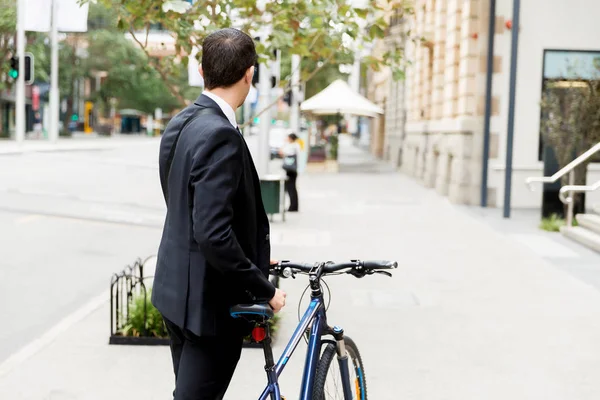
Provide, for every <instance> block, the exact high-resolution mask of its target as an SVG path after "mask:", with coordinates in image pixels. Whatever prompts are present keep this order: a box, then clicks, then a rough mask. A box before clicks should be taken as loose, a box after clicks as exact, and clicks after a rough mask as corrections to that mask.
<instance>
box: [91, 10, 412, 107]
mask: <svg viewBox="0 0 600 400" xmlns="http://www.w3.org/2000/svg"><path fill="white" fill-rule="evenodd" d="M81 1H82V2H85V1H89V0H81ZM98 2H99V3H101V4H103V5H104V6H106V7H107V8H111V9H113V10H115V12H116V13H117V15H118V18H117V26H118V28H119V29H121V30H122V31H125V32H129V33H130V34H131V35H132V37H133V39H134V40H135V42H136V43H137V44H138V46H139V47H140V49H142V50H143V51H144V52H145V53H146V55H147V56H148V57H149V50H148V41H147V38H148V32H149V31H150V29H151V27H152V26H154V25H155V24H160V25H161V26H162V27H163V28H164V29H165V30H166V31H168V32H170V33H171V35H172V36H173V38H174V39H175V55H174V56H171V57H163V58H161V59H151V58H150V57H149V59H151V61H152V62H151V65H152V67H153V68H154V69H155V70H156V71H157V72H158V74H159V75H160V76H161V77H162V78H163V79H164V80H165V82H168V87H169V90H170V91H171V93H172V94H173V96H175V97H176V98H177V99H178V100H179V101H180V103H181V104H183V103H184V102H185V98H184V96H183V95H182V94H181V89H180V88H179V87H178V86H177V85H175V84H173V83H171V82H169V77H170V76H173V72H174V70H176V69H177V68H178V62H176V61H179V60H180V61H181V62H182V63H183V64H184V65H186V64H187V60H188V58H187V57H188V56H189V55H190V54H192V49H193V48H194V47H199V46H200V44H201V43H202V40H203V38H204V37H205V36H206V35H207V34H208V33H210V32H211V31H214V30H216V29H219V28H225V27H230V26H236V27H238V28H240V29H242V30H243V31H245V32H248V33H250V34H251V35H253V36H255V35H257V34H258V32H259V29H260V28H261V27H264V26H270V27H271V28H272V29H271V33H270V35H269V37H268V41H267V44H266V45H265V44H264V43H261V44H259V45H258V52H259V53H260V55H261V61H265V60H266V59H268V58H269V57H270V56H271V54H272V53H273V51H272V50H273V49H279V50H281V51H283V52H285V53H289V54H298V55H300V56H302V58H303V65H302V71H301V79H302V80H304V81H307V80H310V78H312V77H313V76H315V75H316V74H317V73H318V72H319V71H320V70H321V69H322V68H323V67H325V66H327V65H329V64H335V63H336V62H337V61H338V60H340V59H347V58H349V57H350V58H353V55H354V50H355V44H356V41H355V39H357V37H358V36H360V38H361V40H362V41H364V42H371V41H373V40H376V39H382V38H383V37H384V36H385V31H386V29H387V28H388V23H387V21H386V18H385V15H384V14H385V12H386V11H390V10H392V9H400V10H401V14H409V13H412V12H413V9H412V5H411V3H412V2H410V1H409V0H380V1H371V2H369V3H368V4H369V5H368V6H367V8H355V7H352V5H351V1H349V0H320V1H312V0H297V1H294V2H291V1H265V2H264V3H266V4H265V6H264V9H259V7H258V6H257V3H258V1H255V0H222V1H217V0H210V1H196V2H194V4H190V3H189V2H187V1H184V0H166V1H165V0H98ZM365 21H366V24H365ZM199 50H200V52H199V53H198V58H200V57H201V49H199ZM402 52H403V49H394V50H393V51H389V52H386V53H385V54H384V55H383V56H382V57H380V58H375V57H367V58H366V59H365V62H366V63H367V64H369V65H370V66H371V67H373V68H380V67H381V66H382V65H387V66H389V67H391V68H392V70H393V71H394V72H396V71H397V70H400V69H401V68H402V65H401V64H402ZM314 63H318V66H317V67H316V68H314V69H309V68H310V67H312V66H314ZM395 76H398V74H395ZM281 85H282V86H283V87H285V88H289V77H286V78H285V79H283V80H282V81H281ZM263 111H264V110H263Z"/></svg>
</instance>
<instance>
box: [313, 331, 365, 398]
mask: <svg viewBox="0 0 600 400" xmlns="http://www.w3.org/2000/svg"><path fill="white" fill-rule="evenodd" d="M344 343H345V345H346V352H347V353H348V361H349V362H348V368H349V369H350V371H352V369H354V371H355V373H356V378H355V382H354V385H356V386H355V387H356V392H355V393H353V396H354V398H353V400H367V381H366V378H365V369H364V365H363V361H362V358H361V356H360V352H359V351H358V347H357V346H356V343H354V341H353V340H352V339H350V338H349V337H348V336H344ZM334 361H335V363H336V364H335V365H337V352H336V346H335V345H334V344H333V343H329V344H328V345H327V346H325V350H324V351H323V354H322V355H321V359H320V360H319V364H318V365H317V372H316V374H315V383H314V386H313V400H336V399H337V398H340V399H342V400H343V399H344V393H343V390H342V392H341V393H339V394H340V395H341V397H331V395H330V394H329V393H328V392H327V390H326V388H325V384H326V383H327V376H328V374H329V371H330V369H331V368H330V367H331V364H332V362H334ZM332 372H333V371H332ZM337 372H338V373H339V371H337ZM351 384H352V383H351ZM340 389H341V388H340Z"/></svg>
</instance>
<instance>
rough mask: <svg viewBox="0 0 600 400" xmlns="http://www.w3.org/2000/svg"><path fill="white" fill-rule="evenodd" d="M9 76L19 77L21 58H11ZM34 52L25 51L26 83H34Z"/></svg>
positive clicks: (12, 77)
mask: <svg viewBox="0 0 600 400" xmlns="http://www.w3.org/2000/svg"><path fill="white" fill-rule="evenodd" d="M8 76H9V78H11V79H13V80H17V79H18V78H19V58H18V57H11V58H10V68H9V70H8ZM33 79H34V75H33V54H31V53H25V84H26V85H31V84H32V83H33Z"/></svg>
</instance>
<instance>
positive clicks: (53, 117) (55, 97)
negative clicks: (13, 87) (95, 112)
mask: <svg viewBox="0 0 600 400" xmlns="http://www.w3.org/2000/svg"><path fill="white" fill-rule="evenodd" d="M57 11H58V0H52V12H51V14H52V16H51V27H50V42H51V43H50V46H51V48H52V50H51V57H50V59H51V67H50V68H51V71H50V130H49V132H48V139H49V140H50V141H51V142H55V141H56V140H58V119H59V104H58V103H59V94H58V12H57ZM65 128H67V127H65Z"/></svg>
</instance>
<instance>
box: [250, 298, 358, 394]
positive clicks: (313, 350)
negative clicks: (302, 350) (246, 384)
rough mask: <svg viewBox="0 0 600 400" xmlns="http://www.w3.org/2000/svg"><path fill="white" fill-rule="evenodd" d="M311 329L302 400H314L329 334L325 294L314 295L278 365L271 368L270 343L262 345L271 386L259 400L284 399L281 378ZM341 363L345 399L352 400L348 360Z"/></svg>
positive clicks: (341, 360) (301, 391)
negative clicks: (320, 362)
mask: <svg viewBox="0 0 600 400" xmlns="http://www.w3.org/2000/svg"><path fill="white" fill-rule="evenodd" d="M309 326H310V327H311V329H310V336H309V340H308V350H307V352H306V362H305V364H304V374H303V376H302V387H301V390H300V397H299V400H312V395H313V385H314V379H315V374H316V371H317V364H318V363H319V358H320V355H321V344H322V340H321V337H322V336H323V335H324V334H327V333H329V329H328V326H327V316H326V312H325V306H324V301H323V295H322V294H321V293H319V294H318V295H313V297H312V299H311V302H310V304H309V305H308V308H307V309H306V311H305V313H304V315H303V317H302V319H301V320H300V322H299V323H298V326H297V327H296V330H295V331H294V333H293V335H292V337H291V339H290V341H289V342H288V344H287V346H286V347H285V350H284V351H283V353H282V354H281V356H280V357H279V360H278V361H277V363H276V364H274V365H271V366H269V355H270V358H271V359H272V352H271V343H270V340H268V341H266V343H263V348H264V350H265V358H266V359H267V366H266V367H265V370H266V372H267V380H268V384H267V387H266V388H265V390H264V391H263V393H262V394H261V396H260V397H259V400H267V399H269V397H270V399H271V400H281V393H280V390H279V382H278V378H279V375H281V373H282V372H283V369H284V368H285V366H286V364H287V362H288V361H289V359H290V358H291V356H292V354H293V353H294V351H295V350H296V347H297V346H298V344H299V343H300V340H302V336H303V335H304V334H305V333H306V330H307V329H308V327H309ZM267 347H268V349H267ZM339 363H340V370H341V371H343V372H342V380H343V386H344V393H345V397H346V399H347V400H351V399H350V395H349V393H351V389H350V380H349V375H348V358H347V357H342V358H339ZM344 371H345V373H344Z"/></svg>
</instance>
